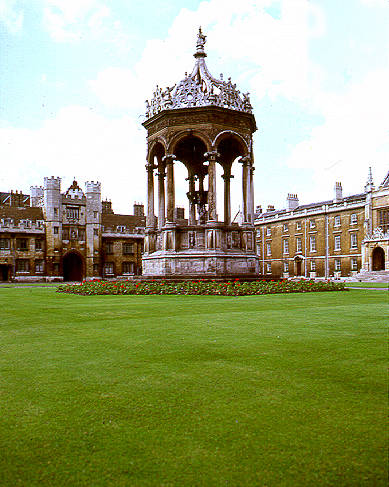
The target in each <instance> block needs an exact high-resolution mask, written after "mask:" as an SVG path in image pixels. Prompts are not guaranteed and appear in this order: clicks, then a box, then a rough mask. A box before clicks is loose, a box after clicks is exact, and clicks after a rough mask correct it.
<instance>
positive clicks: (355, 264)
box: [351, 257, 358, 271]
mask: <svg viewBox="0 0 389 487" xmlns="http://www.w3.org/2000/svg"><path fill="white" fill-rule="evenodd" d="M351 270H352V271H357V270H358V260H357V258H356V257H353V258H352V259H351Z"/></svg>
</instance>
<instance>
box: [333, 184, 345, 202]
mask: <svg viewBox="0 0 389 487" xmlns="http://www.w3.org/2000/svg"><path fill="white" fill-rule="evenodd" d="M342 198H343V195H342V183H340V182H339V181H337V182H336V183H335V186H334V201H335V203H337V202H338V201H342Z"/></svg>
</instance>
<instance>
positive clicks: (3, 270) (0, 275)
mask: <svg viewBox="0 0 389 487" xmlns="http://www.w3.org/2000/svg"><path fill="white" fill-rule="evenodd" d="M8 269H9V266H8V265H7V264H0V281H8V279H9V277H8Z"/></svg>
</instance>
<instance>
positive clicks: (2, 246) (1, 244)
mask: <svg viewBox="0 0 389 487" xmlns="http://www.w3.org/2000/svg"><path fill="white" fill-rule="evenodd" d="M9 248H10V240H9V238H0V250H9Z"/></svg>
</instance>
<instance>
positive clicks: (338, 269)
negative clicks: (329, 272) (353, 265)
mask: <svg viewBox="0 0 389 487" xmlns="http://www.w3.org/2000/svg"><path fill="white" fill-rule="evenodd" d="M335 270H336V271H337V272H339V271H340V259H335Z"/></svg>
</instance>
